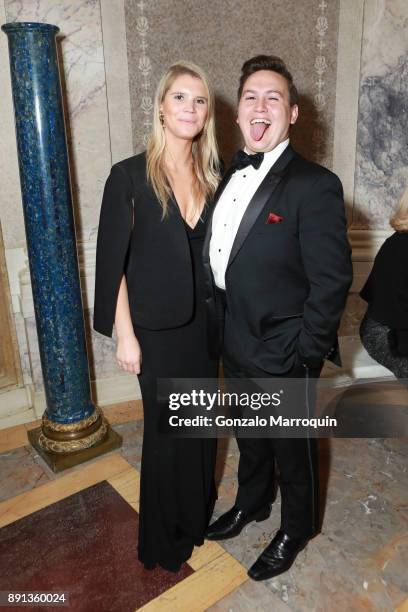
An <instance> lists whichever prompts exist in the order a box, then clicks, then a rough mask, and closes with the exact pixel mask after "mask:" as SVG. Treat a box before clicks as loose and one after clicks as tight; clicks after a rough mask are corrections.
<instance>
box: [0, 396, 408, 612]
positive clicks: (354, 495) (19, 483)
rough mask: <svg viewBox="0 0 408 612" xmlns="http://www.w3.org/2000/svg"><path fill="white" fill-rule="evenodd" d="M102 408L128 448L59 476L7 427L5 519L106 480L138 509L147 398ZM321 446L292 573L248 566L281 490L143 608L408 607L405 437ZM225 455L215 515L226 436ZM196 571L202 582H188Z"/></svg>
mask: <svg viewBox="0 0 408 612" xmlns="http://www.w3.org/2000/svg"><path fill="white" fill-rule="evenodd" d="M386 393H387V391H386ZM389 399H390V398H389V397H387V401H389ZM377 400H378V394H377ZM105 414H106V416H107V418H108V419H109V420H110V422H111V424H112V425H113V426H114V428H115V430H116V431H118V432H119V433H120V434H121V435H122V436H123V447H122V449H121V451H120V452H116V453H112V454H110V455H107V456H105V457H104V458H99V459H97V460H94V461H92V462H89V463H88V464H86V465H83V466H78V467H77V468H73V469H71V470H68V471H66V472H64V473H63V474H62V475H61V474H60V475H55V474H54V473H52V472H51V470H50V469H49V468H48V467H47V466H46V465H45V464H44V462H43V461H42V460H41V458H40V457H38V455H37V453H36V451H35V450H34V449H32V448H31V447H30V446H28V445H27V444H26V433H25V432H26V429H27V428H30V427H32V426H33V424H31V425H30V426H27V425H26V426H18V427H15V428H11V429H10V430H3V431H0V453H1V454H0V475H1V488H0V495H1V498H0V499H1V500H2V503H0V526H5V525H9V526H10V525H13V522H14V521H16V520H17V519H21V518H22V517H24V516H29V515H30V514H31V513H32V512H35V511H38V510H39V509H41V508H46V507H47V506H49V504H51V503H53V502H56V501H58V500H62V499H65V498H66V497H67V496H68V495H70V494H71V495H72V494H74V493H77V492H79V491H82V490H84V489H85V488H86V487H89V486H91V485H95V484H96V483H98V482H101V481H104V480H107V481H108V483H109V484H111V485H112V486H115V487H116V488H117V490H118V491H119V493H120V494H121V495H122V496H123V497H124V498H125V499H126V500H127V501H128V503H129V504H130V505H131V506H132V507H133V508H134V509H135V510H137V502H138V500H137V499H136V497H137V495H136V491H135V490H136V489H137V480H138V470H139V469H140V456H141V438H142V427H143V423H142V420H141V418H140V417H141V407H140V403H137V402H129V403H126V404H121V405H117V406H112V407H109V408H107V409H106V410H105ZM319 448H320V459H321V468H322V469H321V488H322V490H323V492H324V495H323V497H325V515H324V522H323V529H322V532H321V534H320V535H319V536H317V537H316V538H315V539H314V540H313V541H312V542H310V543H309V545H308V547H307V548H306V549H305V550H304V551H303V552H302V553H300V555H299V557H298V559H297V560H296V562H295V564H294V565H293V567H292V568H291V569H290V570H289V571H288V572H287V573H286V574H283V575H282V576H279V577H277V578H274V579H271V580H268V581H266V582H263V583H255V582H253V581H251V580H249V579H247V576H246V570H245V568H247V567H249V565H251V564H252V562H253V561H254V560H255V558H256V557H257V556H258V554H259V553H260V552H261V550H262V549H263V548H264V546H265V545H266V544H267V543H268V541H269V540H270V538H271V537H272V535H273V533H274V532H275V530H276V528H277V527H278V523H279V515H280V499H279V494H278V496H277V499H276V501H275V503H274V507H273V512H272V515H271V517H270V519H268V520H267V521H264V522H263V523H253V524H250V525H248V526H247V527H246V528H245V529H244V531H243V532H242V533H241V535H240V536H238V537H237V538H234V539H232V540H229V541H226V542H223V543H222V546H219V545H218V544H214V543H207V544H206V545H205V546H204V547H201V549H197V551H196V553H195V556H194V557H193V560H192V563H191V566H192V567H193V569H194V575H193V576H189V577H187V578H184V579H183V580H181V581H180V582H179V583H178V584H176V585H175V586H172V587H170V588H169V590H167V591H165V592H164V593H162V594H161V595H159V596H158V598H156V599H152V600H150V602H149V603H148V604H147V606H146V605H145V607H143V609H149V610H166V611H167V610H169V611H172V610H174V611H176V610H177V612H179V611H182V610H186V611H187V610H188V612H195V611H199V610H211V611H223V612H227V611H228V612H229V611H231V612H241V611H251V612H252V611H254V610H256V611H258V610H259V611H267V610H268V611H269V610H273V611H275V610H276V611H278V612H280V611H281V610H282V611H283V610H286V611H289V610H292V611H295V612H297V611H299V612H303V611H309V610H311V611H312V610H313V611H319V612H320V611H321V612H326V611H327V612H332V611H333V612H337V611H339V610H341V611H343V610H344V611H349V610H350V611H351V610H352V611H358V610H364V611H365V610H374V611H377V610H378V611H381V612H382V611H390V612H391V611H394V610H398V612H407V611H408V569H407V568H408V500H407V491H408V461H407V458H408V444H407V440H406V439H331V440H320V441H319ZM218 455H219V457H218V459H219V460H218V466H217V477H218V480H219V499H218V502H217V505H216V510H215V513H216V516H218V515H219V514H221V513H222V512H223V511H225V510H227V509H228V508H229V507H230V506H231V505H232V503H233V500H234V496H235V492H236V468H237V463H238V451H237V447H236V443H235V441H233V440H221V441H220V443H219V453H218ZM115 479H116V480H115ZM118 482H119V485H118ZM121 487H122V489H121ZM0 535H1V531H0ZM194 576H195V578H194ZM193 578H194V580H195V581H196V582H195V583H194V582H191V583H190V582H188V581H190V580H192V579H193ZM48 609H49V608H48ZM78 609H79V608H78ZM81 609H83V610H87V609H90V608H86V607H84V608H81ZM112 612H115V610H112ZM118 612H122V610H120V609H118Z"/></svg>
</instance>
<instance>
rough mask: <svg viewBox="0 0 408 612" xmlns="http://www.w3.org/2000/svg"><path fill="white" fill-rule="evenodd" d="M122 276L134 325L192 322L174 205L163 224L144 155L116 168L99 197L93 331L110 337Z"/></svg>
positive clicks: (188, 271) (184, 249) (184, 241)
mask: <svg viewBox="0 0 408 612" xmlns="http://www.w3.org/2000/svg"><path fill="white" fill-rule="evenodd" d="M123 274H125V275H126V283H127V288H128V294H129V306H130V314H131V317H132V322H133V325H135V326H140V327H144V328H147V329H152V330H159V329H168V328H170V327H177V326H179V325H183V324H184V323H187V321H188V320H189V319H190V318H191V316H192V313H193V307H194V286H193V269H192V260H191V254H190V247H189V243H188V237H187V233H186V231H185V226H184V223H183V220H182V217H181V214H180V211H179V209H178V206H177V204H176V203H175V202H174V201H173V200H170V202H169V214H168V216H167V217H165V218H164V219H162V208H161V206H160V203H159V201H158V199H157V197H156V195H155V193H154V191H153V188H152V187H151V185H150V184H149V183H148V182H147V179H146V156H145V154H144V153H142V154H140V155H135V156H133V157H130V158H128V159H125V160H123V161H121V162H119V163H117V164H115V165H114V166H113V167H112V170H111V173H110V175H109V177H108V180H107V181H106V185H105V190H104V193H103V200H102V207H101V214H100V221H99V229H98V240H97V247H96V272H95V304H94V329H95V330H96V331H98V332H100V333H101V334H104V335H105V336H112V328H113V323H114V319H115V311H116V302H117V296H118V290H119V285H120V282H121V279H122V276H123Z"/></svg>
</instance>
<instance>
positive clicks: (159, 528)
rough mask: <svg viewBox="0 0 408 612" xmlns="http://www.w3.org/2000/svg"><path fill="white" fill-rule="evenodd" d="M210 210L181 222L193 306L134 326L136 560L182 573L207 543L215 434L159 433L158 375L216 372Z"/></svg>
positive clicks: (212, 375)
mask: <svg viewBox="0 0 408 612" xmlns="http://www.w3.org/2000/svg"><path fill="white" fill-rule="evenodd" d="M207 216H208V209H207V208H205V209H204V211H203V214H202V216H201V219H200V220H199V221H198V223H197V225H196V226H195V227H194V229H192V228H191V227H190V226H189V225H188V224H187V223H184V225H185V229H186V232H187V236H188V239H189V244H190V250H191V258H192V263H193V271H194V287H195V296H194V297H195V308H194V314H193V317H192V319H191V320H190V321H189V322H188V323H187V324H185V325H182V326H181V327H177V328H172V329H165V330H158V331H153V330H147V329H142V328H140V327H135V333H136V337H137V338H138V340H139V342H140V345H141V350H142V368H141V374H140V375H139V382H140V387H141V391H142V398H143V411H144V435H143V452H142V468H141V482H140V512H139V550H138V555H139V560H140V561H141V562H142V563H143V564H144V565H145V567H146V568H149V569H150V568H153V567H155V565H156V564H159V565H161V566H162V567H163V568H164V569H167V570H170V571H177V570H178V569H179V568H180V565H181V564H182V563H183V562H184V561H186V560H187V559H188V558H189V557H190V556H191V553H192V551H193V547H194V545H201V544H202V543H203V536H204V531H205V529H206V527H207V525H208V521H209V519H210V517H211V513H212V510H213V507H214V503H215V498H216V493H215V484H214V468H215V459H216V440H215V439H211V438H208V439H201V438H175V437H171V436H166V435H165V434H163V433H162V434H161V433H160V432H159V431H158V422H159V419H160V413H161V411H162V409H163V405H162V404H160V403H159V402H158V400H157V396H156V389H157V387H156V380H157V378H216V377H217V368H218V364H217V361H216V360H215V359H210V357H209V355H208V348H207V346H208V344H207V330H206V312H205V297H204V271H203V266H202V248H203V242H204V234H205V228H206V219H207Z"/></svg>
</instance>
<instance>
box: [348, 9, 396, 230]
mask: <svg viewBox="0 0 408 612" xmlns="http://www.w3.org/2000/svg"><path fill="white" fill-rule="evenodd" d="M407 31H408V2H407V1H406V0H368V1H366V3H365V11H364V36H363V41H362V57H361V81H360V104H359V117H358V133H357V163H356V177H355V179H356V183H355V199H354V214H353V228H364V229H366V228H375V229H386V228H388V227H389V225H388V218H389V217H390V216H391V213H392V210H393V208H394V206H395V205H396V203H397V202H398V200H399V198H400V197H401V195H402V193H403V191H404V189H405V187H406V185H408V36H407Z"/></svg>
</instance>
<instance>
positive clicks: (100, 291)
mask: <svg viewBox="0 0 408 612" xmlns="http://www.w3.org/2000/svg"><path fill="white" fill-rule="evenodd" d="M218 181H219V161H218V153H217V144H216V139H215V128H214V100H213V96H212V94H211V93H210V90H209V87H208V82H207V78H206V76H205V74H204V73H203V71H202V70H201V69H200V68H199V67H198V66H196V65H194V64H191V63H189V62H179V63H177V64H175V65H173V66H171V67H170V68H169V69H168V70H167V72H166V73H165V74H164V76H163V77H162V79H161V81H160V83H159V85H158V89H157V92H156V97H155V104H154V112H153V130H152V134H151V138H150V142H149V146H148V149H147V151H146V153H141V154H140V155H135V156H133V157H130V158H129V159H125V160H122V161H120V162H119V163H117V164H115V165H114V166H113V167H112V170H111V173H110V176H109V178H108V180H107V182H106V186H105V191H104V195H103V202H102V209H101V217H100V224H99V231H98V243H97V254H96V284H95V310H94V328H95V330H96V331H98V332H100V333H102V334H105V335H106V336H111V335H112V327H113V323H115V328H116V337H117V352H116V359H117V362H118V365H119V367H121V368H122V369H123V370H125V371H127V372H131V373H134V374H137V375H138V376H139V382H140V388H141V391H142V398H143V412H144V434H143V452H142V466H141V482H140V511H139V544H138V549H139V559H140V561H141V562H142V563H143V564H144V566H145V568H146V569H152V568H154V567H155V565H156V564H159V565H161V567H163V568H164V569H166V570H170V571H177V570H179V569H180V566H181V564H182V563H183V562H184V561H186V560H187V559H188V558H189V557H190V555H191V553H192V550H193V547H194V545H200V544H202V543H203V536H204V530H205V528H206V527H207V524H208V520H209V517H210V515H211V512H212V508H213V505H214V501H215V496H216V492H215V485H214V464H215V456H216V440H214V439H191V438H190V439H186V438H173V437H170V436H166V435H162V434H161V433H160V431H159V430H160V424H161V423H162V419H163V417H164V416H165V415H166V411H167V410H168V403H166V402H161V401H159V399H158V396H157V379H158V378H216V376H217V369H218V364H217V359H216V358H210V356H209V353H208V350H207V326H206V312H205V290H204V270H203V265H202V259H201V252H202V247H203V242H204V235H205V229H206V224H207V219H208V218H209V213H210V203H211V199H212V196H213V194H214V192H215V189H216V187H217V184H218Z"/></svg>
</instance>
